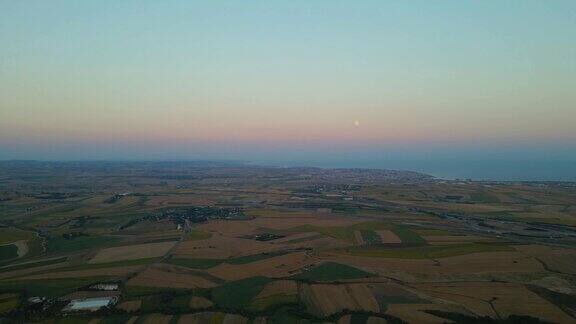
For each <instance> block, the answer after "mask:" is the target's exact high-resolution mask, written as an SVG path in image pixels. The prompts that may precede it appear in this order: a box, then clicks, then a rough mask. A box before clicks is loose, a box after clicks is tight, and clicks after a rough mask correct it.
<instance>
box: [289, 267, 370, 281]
mask: <svg viewBox="0 0 576 324" xmlns="http://www.w3.org/2000/svg"><path fill="white" fill-rule="evenodd" d="M373 276H374V275H373V274H371V273H368V272H365V271H362V270H360V269H357V268H354V267H351V266H347V265H344V264H340V263H335V262H325V263H322V264H321V265H319V266H316V267H314V268H312V269H310V270H306V271H304V272H302V273H299V274H297V275H295V276H293V277H292V278H293V279H297V280H310V281H336V280H346V279H359V278H368V277H373Z"/></svg>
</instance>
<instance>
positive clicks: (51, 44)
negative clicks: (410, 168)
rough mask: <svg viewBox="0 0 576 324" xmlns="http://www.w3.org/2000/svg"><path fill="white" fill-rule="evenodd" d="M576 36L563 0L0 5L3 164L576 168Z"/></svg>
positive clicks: (573, 12) (570, 4) (573, 16)
mask: <svg viewBox="0 0 576 324" xmlns="http://www.w3.org/2000/svg"><path fill="white" fill-rule="evenodd" d="M575 40H576V2H574V1H528V0H522V1H519V0H518V1H334V0H333V1H327V0H315V1H161V2H160V1H121V2H119V1H90V2H88V1H0V41H1V42H2V46H1V47H0V159H11V158H50V159H58V158H65V159H82V158H90V159H103V158H219V157H225V158H244V157H258V158H259V159H262V160H266V159H268V160H269V159H277V160H285V161H292V160H302V161H304V160H318V159H320V158H321V159H322V160H326V161H330V160H331V159H333V160H334V159H335V160H337V159H344V160H353V159H354V158H355V157H357V156H362V157H363V158H364V159H366V160H370V157H374V156H377V157H380V158H381V157H383V156H385V157H386V158H390V159H393V158H396V159H405V158H411V159H432V158H438V159H440V158H447V157H450V158H453V159H462V158H468V159H472V158H474V156H478V155H480V156H481V157H484V158H487V157H490V158H491V159H524V158H526V159H527V158H530V159H543V160H550V159H557V160H569V161H570V160H571V161H576V145H575V144H574V143H575V142H576V141H575V139H576V127H574V126H573V125H574V121H576V107H575V103H576V92H575V91H574V90H573V89H574V84H576V59H575V58H576V41H575ZM374 159H376V158H373V160H374ZM376 160H377V159H376ZM374 161H375V160H374Z"/></svg>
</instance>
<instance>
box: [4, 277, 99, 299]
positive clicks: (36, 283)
mask: <svg viewBox="0 0 576 324" xmlns="http://www.w3.org/2000/svg"><path fill="white" fill-rule="evenodd" d="M104 279H105V277H90V278H67V279H35V280H18V281H3V282H0V290H4V291H26V292H27V293H28V294H29V295H33V296H47V297H58V296H62V295H64V294H67V293H69V292H71V291H74V290H76V289H78V288H80V287H84V286H86V285H89V284H91V283H95V282H98V281H101V280H104Z"/></svg>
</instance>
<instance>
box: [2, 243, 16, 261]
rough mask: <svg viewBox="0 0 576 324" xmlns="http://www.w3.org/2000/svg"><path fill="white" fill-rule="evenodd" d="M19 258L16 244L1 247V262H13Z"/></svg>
mask: <svg viewBox="0 0 576 324" xmlns="http://www.w3.org/2000/svg"><path fill="white" fill-rule="evenodd" d="M17 257H18V248H17V247H16V245H14V244H8V245H2V246H0V261H6V260H11V259H14V258H17Z"/></svg>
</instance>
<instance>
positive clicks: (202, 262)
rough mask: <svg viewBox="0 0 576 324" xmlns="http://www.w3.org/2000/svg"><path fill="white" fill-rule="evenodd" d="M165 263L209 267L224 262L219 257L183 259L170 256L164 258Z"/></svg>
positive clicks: (188, 266)
mask: <svg viewBox="0 0 576 324" xmlns="http://www.w3.org/2000/svg"><path fill="white" fill-rule="evenodd" d="M166 262H167V263H170V264H175V265H178V266H182V267H187V268H193V269H209V268H212V267H215V266H217V265H219V264H220V263H222V262H224V260H221V259H183V258H170V259H168V260H166Z"/></svg>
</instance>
